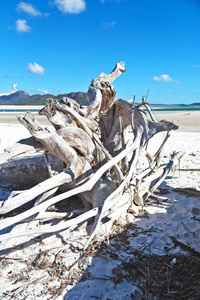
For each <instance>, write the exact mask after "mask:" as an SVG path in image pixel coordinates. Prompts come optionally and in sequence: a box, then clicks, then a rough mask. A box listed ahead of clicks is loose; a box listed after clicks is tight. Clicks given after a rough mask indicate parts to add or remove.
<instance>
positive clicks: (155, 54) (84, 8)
mask: <svg viewBox="0 0 200 300" xmlns="http://www.w3.org/2000/svg"><path fill="white" fill-rule="evenodd" d="M0 9H1V19H0V38H1V47H0V65H1V68H0V93H4V92H10V91H11V90H12V85H13V84H15V83H17V84H18V85H17V89H18V90H24V91H26V92H28V93H29V94H35V93H41V94H43V93H47V92H48V93H52V94H55V95H57V94H59V93H64V92H65V93H69V92H76V91H83V92H87V89H88V87H89V85H90V82H91V80H92V79H93V78H95V77H97V76H98V75H99V73H101V72H105V73H109V72H110V71H111V70H112V69H113V68H114V66H115V64H116V62H120V61H124V62H125V67H126V68H127V69H128V71H127V72H126V73H124V74H122V75H121V76H120V77H118V78H117V79H116V80H115V81H114V82H113V85H114V87H115V90H116V92H117V98H124V99H126V100H129V99H132V98H133V95H136V101H137V102H139V101H140V100H141V97H142V95H145V94H146V93H147V90H148V89H149V102H151V103H163V104H164V103H168V104H174V103H185V104H189V103H193V102H200V1H199V0H168V1H167V0H32V1H31V0H30V1H28V2H26V1H23V2H22V1H21V2H20V1H16V0H9V1H7V0H1V2H0Z"/></svg>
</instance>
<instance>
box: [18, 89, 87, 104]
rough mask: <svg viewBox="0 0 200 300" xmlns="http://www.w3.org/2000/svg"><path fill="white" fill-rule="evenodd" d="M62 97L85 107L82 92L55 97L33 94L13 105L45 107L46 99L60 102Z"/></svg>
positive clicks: (85, 102) (84, 95)
mask: <svg viewBox="0 0 200 300" xmlns="http://www.w3.org/2000/svg"><path fill="white" fill-rule="evenodd" d="M63 97H69V98H71V99H74V100H75V101H76V102H78V103H79V104H80V105H87V99H86V93H82V92H74V93H73V92H72V93H69V94H60V95H57V96H54V95H52V94H45V95H40V94H35V95H32V96H27V97H26V98H24V99H22V100H20V101H18V102H17V103H15V105H45V104H46V99H47V98H53V99H56V100H61V99H62V98H63Z"/></svg>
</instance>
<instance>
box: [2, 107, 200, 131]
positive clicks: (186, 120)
mask: <svg viewBox="0 0 200 300" xmlns="http://www.w3.org/2000/svg"><path fill="white" fill-rule="evenodd" d="M30 108H31V107H27V109H30ZM23 114H24V112H21V113H20V112H0V123H5V124H20V122H19V121H18V120H17V115H23ZM33 114H34V115H35V117H36V118H37V120H38V122H40V123H41V124H43V125H49V121H48V120H47V119H46V117H45V116H39V115H38V113H37V112H33ZM155 117H156V120H157V121H160V120H163V119H165V120H168V121H174V122H175V124H177V125H178V126H179V129H178V131H187V132H191V131H195V132H200V111H176V112H171V111H170V112H168V111H166V112H155Z"/></svg>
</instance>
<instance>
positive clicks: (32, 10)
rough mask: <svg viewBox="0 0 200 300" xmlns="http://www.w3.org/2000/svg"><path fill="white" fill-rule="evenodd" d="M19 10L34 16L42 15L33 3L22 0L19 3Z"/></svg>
mask: <svg viewBox="0 0 200 300" xmlns="http://www.w3.org/2000/svg"><path fill="white" fill-rule="evenodd" d="M17 11H18V12H24V13H27V14H29V15H31V16H34V17H38V16H42V13H41V12H40V11H39V10H38V9H37V8H36V7H34V6H33V5H32V4H31V3H25V2H20V3H19V4H18V5H17Z"/></svg>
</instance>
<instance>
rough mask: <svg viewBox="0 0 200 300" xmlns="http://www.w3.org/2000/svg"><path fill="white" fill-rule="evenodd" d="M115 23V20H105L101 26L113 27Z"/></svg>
mask: <svg viewBox="0 0 200 300" xmlns="http://www.w3.org/2000/svg"><path fill="white" fill-rule="evenodd" d="M115 25H116V22H115V21H113V22H107V23H104V24H103V26H104V27H105V28H106V29H107V28H113V27H114V26H115Z"/></svg>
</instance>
